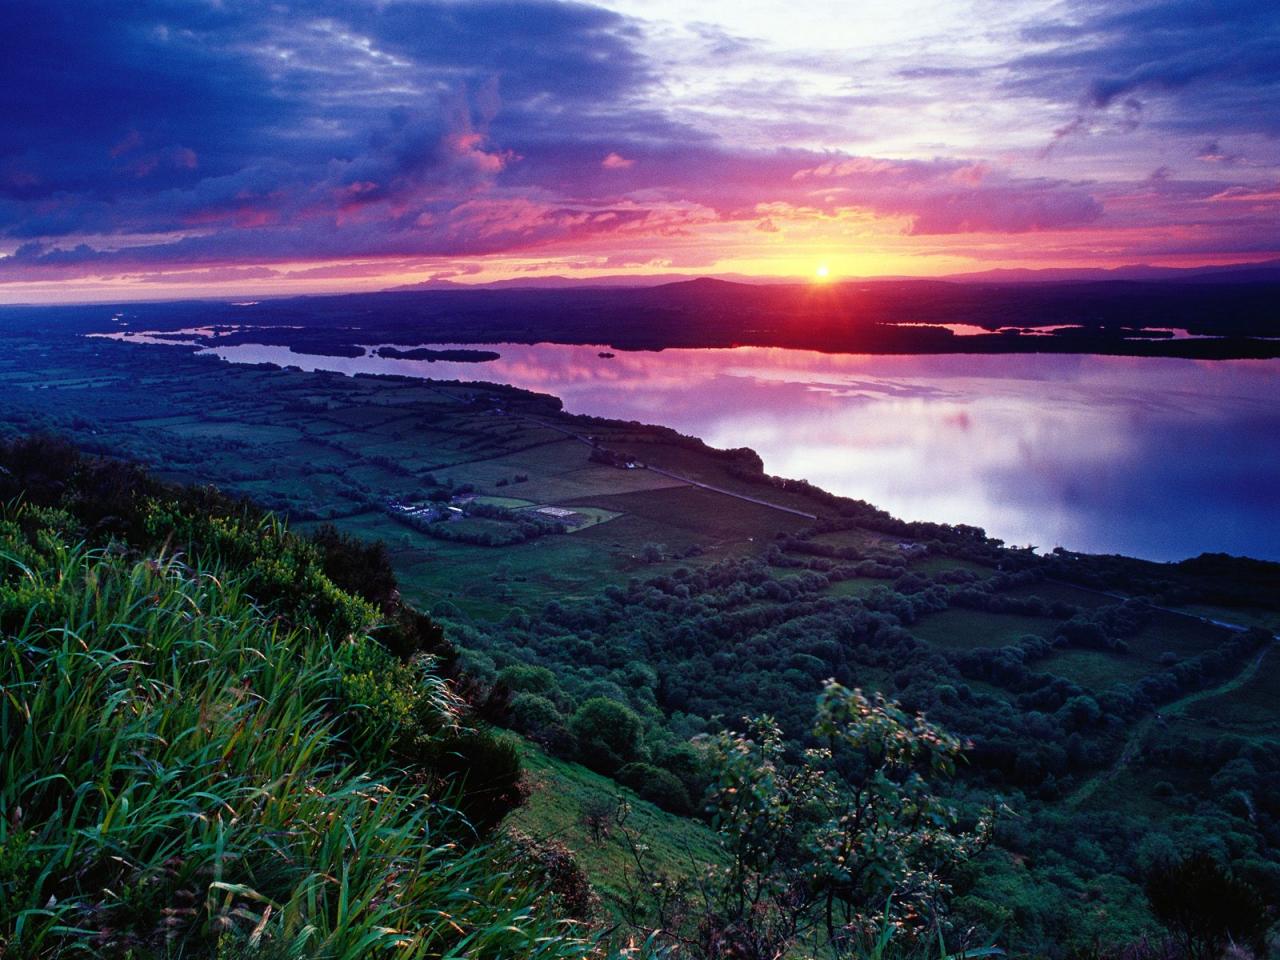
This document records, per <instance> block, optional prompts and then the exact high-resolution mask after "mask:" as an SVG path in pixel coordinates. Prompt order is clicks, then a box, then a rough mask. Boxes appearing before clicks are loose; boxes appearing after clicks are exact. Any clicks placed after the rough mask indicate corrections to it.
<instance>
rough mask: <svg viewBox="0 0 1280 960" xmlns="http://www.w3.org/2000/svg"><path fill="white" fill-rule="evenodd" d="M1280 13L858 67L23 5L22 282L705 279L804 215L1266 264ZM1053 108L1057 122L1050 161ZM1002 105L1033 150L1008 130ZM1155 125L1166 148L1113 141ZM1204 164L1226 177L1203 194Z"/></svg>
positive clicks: (2, 158)
mask: <svg viewBox="0 0 1280 960" xmlns="http://www.w3.org/2000/svg"><path fill="white" fill-rule="evenodd" d="M1014 7H1015V8H1017V5H1014ZM1273 8H1274V5H1273V4H1256V3H1248V4H1246V3H1244V2H1242V0H1224V2H1223V3H1220V4H1215V5H1214V6H1213V10H1214V11H1215V12H1214V15H1213V16H1210V15H1208V14H1206V13H1205V12H1204V10H1203V8H1202V5H1200V4H1198V3H1194V2H1192V0H1173V2H1166V3H1160V4H1156V3H1153V2H1150V0H1136V2H1135V0H1121V2H1118V3H1117V4H1113V5H1108V6H1105V7H1104V6H1100V5H1097V4H1092V3H1083V2H1081V3H1067V4H1065V5H1062V6H1059V7H1057V8H1055V9H1058V10H1060V11H1061V12H1062V13H1061V16H1060V17H1059V18H1058V19H1056V20H1051V21H1046V22H1041V23H1039V24H1038V25H1036V26H1026V25H1025V23H1024V22H1023V21H1025V19H1026V16H1025V15H1024V16H1023V17H1022V19H1021V20H1019V19H1018V18H1016V17H1012V16H1011V15H1010V14H1008V13H1004V12H1002V13H1001V16H1000V22H999V23H998V24H995V25H991V26H990V27H989V29H990V30H991V31H993V33H992V34H991V36H993V37H998V38H1000V39H1001V41H1002V42H1004V41H1006V40H1007V41H1009V42H1011V43H1012V44H1013V45H1014V46H1015V47H1016V49H1015V51H1014V53H1013V54H1012V55H1008V56H1003V57H999V58H998V59H992V57H993V56H995V55H994V54H992V53H991V52H990V51H991V50H992V49H999V47H998V45H993V44H992V43H991V42H990V41H989V40H988V39H986V36H985V34H983V33H982V31H979V30H977V28H975V31H976V32H975V33H974V35H973V36H972V37H967V38H966V37H963V36H962V37H957V38H956V39H955V43H956V47H957V50H959V49H960V48H961V47H965V49H966V50H967V51H968V52H965V53H963V54H962V53H960V52H956V53H954V54H951V53H946V52H945V51H944V53H943V55H937V54H936V53H935V51H934V49H933V48H932V47H930V46H929V44H928V43H926V42H924V41H922V40H919V39H915V40H912V41H911V42H904V44H903V45H902V46H900V47H897V48H893V49H888V50H880V49H874V50H872V49H868V48H861V49H859V50H857V51H853V52H850V53H849V54H848V55H847V56H845V55H842V54H841V53H840V52H839V51H834V50H822V51H811V50H802V49H801V50H788V49H781V48H779V47H778V46H777V45H776V44H772V43H770V42H768V41H765V40H761V39H755V38H751V37H744V36H739V35H738V34H737V32H734V31H730V30H728V29H727V28H726V27H725V26H723V25H719V24H704V23H689V24H683V25H680V26H675V27H673V26H671V25H669V24H668V25H665V26H663V25H658V24H654V23H650V22H646V21H642V20H638V19H635V18H630V17H627V16H623V15H621V14H619V13H617V12H614V11H612V10H607V9H604V8H602V7H599V6H595V5H592V4H589V3H577V2H558V0H474V2H467V3H457V2H454V0H308V2H304V0H277V2H275V3H273V4H271V5H263V4H250V3H241V2H232V0H226V2H213V0H207V2H206V0H135V2H131V3H129V4H115V5H109V4H100V3H97V2H91V0H67V2H65V3H56V4H50V3H46V2H43V0H9V3H8V4H7V6H6V13H7V14H8V16H7V17H6V30H7V33H6V41H7V42H6V47H7V55H6V57H4V58H0V117H3V118H4V123H3V124H0V251H8V253H9V255H8V256H4V255H3V253H0V280H5V281H14V280H32V279H38V278H41V277H48V278H55V279H56V278H72V277H76V276H94V277H97V276H126V275H127V276H131V277H135V278H136V277H143V276H145V277H147V278H148V281H149V282H159V281H158V280H153V278H155V277H158V276H159V274H161V273H166V274H169V275H174V274H185V275H186V276H188V277H189V278H190V282H203V281H208V282H217V279H216V278H217V277H222V278H224V279H226V280H228V281H234V280H236V279H244V280H250V279H255V278H256V279H261V280H270V279H271V276H269V275H267V274H263V273H256V274H251V273H250V272H248V271H251V270H258V271H262V270H268V271H269V270H273V269H276V270H280V271H282V272H283V273H284V274H286V275H300V274H299V270H298V269H296V265H297V264H299V263H303V264H309V265H310V267H311V268H312V269H315V270H318V271H322V272H321V273H317V274H314V277H316V278H324V277H330V278H333V279H340V278H341V277H343V276H348V277H362V276H366V275H367V273H366V272H367V271H370V270H373V269H374V268H375V267H374V266H371V265H376V264H377V263H378V262H385V263H386V264H387V268H388V269H389V270H390V269H396V270H406V271H409V270H413V269H417V268H416V267H415V266H414V265H415V264H421V263H423V262H426V261H427V260H430V259H431V258H468V257H471V258H474V257H485V256H491V255H499V254H515V253H519V254H521V255H523V256H526V257H528V256H531V255H534V254H537V255H540V256H541V255H545V256H548V257H557V258H561V259H565V258H571V257H586V258H590V257H592V256H595V257H597V258H599V259H601V261H602V262H603V261H604V260H607V259H610V258H620V260H626V262H632V263H652V262H655V261H656V259H662V258H667V259H672V260H673V262H681V263H694V262H698V263H706V262H713V261H715V260H716V259H717V258H719V257H721V256H722V253H723V251H725V250H728V249H731V248H732V245H733V243H735V242H738V243H746V241H744V240H743V239H742V238H744V237H745V238H749V240H750V242H753V243H755V244H757V245H761V246H758V247H757V248H756V249H766V248H768V249H780V248H781V247H780V245H778V244H777V243H776V241H777V239H778V238H777V236H775V234H782V233H785V234H786V235H787V237H788V240H791V239H792V238H794V237H795V230H796V227H797V225H798V224H801V222H802V221H804V223H807V224H808V226H809V227H811V228H812V229H811V230H810V233H809V234H808V236H809V237H810V238H813V237H817V236H818V235H819V233H820V231H823V230H825V231H827V233H826V234H823V235H822V236H823V237H825V240H824V242H827V243H830V244H831V245H833V246H838V245H839V244H841V243H845V242H851V243H862V244H864V245H865V244H866V243H868V242H869V241H868V240H867V239H866V232H867V230H869V229H870V227H868V224H869V223H870V222H872V221H883V223H878V225H877V227H876V229H877V230H878V231H879V232H880V233H881V234H887V233H892V234H893V235H894V236H896V237H902V236H907V237H916V238H927V237H937V238H943V237H949V236H956V235H963V234H991V233H1004V234H1017V235H1026V234H1030V233H1035V232H1041V233H1044V232H1054V231H1101V230H1112V231H1117V232H1118V233H1122V232H1123V231H1125V230H1130V229H1132V227H1133V225H1141V226H1143V227H1147V228H1152V229H1154V228H1157V227H1159V228H1167V227H1170V226H1179V225H1185V226H1186V227H1187V230H1188V236H1190V235H1191V234H1192V233H1194V234H1195V236H1194V237H1193V238H1192V239H1193V240H1194V242H1197V243H1204V244H1206V245H1211V243H1212V236H1213V231H1215V230H1216V231H1218V234H1217V235H1219V236H1220V237H1221V238H1222V242H1223V243H1224V245H1231V246H1239V245H1243V244H1246V243H1248V242H1250V236H1251V233H1252V235H1253V236H1254V238H1255V239H1256V236H1257V235H1259V233H1260V232H1261V231H1264V230H1265V229H1266V225H1265V224H1264V223H1263V221H1264V220H1265V219H1266V216H1267V215H1268V213H1267V211H1269V210H1271V208H1270V207H1269V206H1268V204H1269V200H1268V199H1267V198H1268V197H1270V193H1271V191H1272V190H1273V187H1272V183H1273V181H1274V172H1275V171H1274V170H1260V169H1258V167H1261V166H1265V165H1266V159H1265V158H1266V156H1267V151H1266V149H1265V148H1262V147H1259V145H1258V142H1257V138H1258V137H1259V136H1263V137H1265V136H1267V135H1272V136H1275V137H1280V120H1277V115H1278V114H1280V111H1276V109H1275V108H1274V103H1275V102H1280V87H1278V85H1280V79H1278V75H1280V66H1278V64H1280V57H1276V56H1274V54H1275V50H1276V37H1277V33H1278V31H1277V28H1276V19H1277V14H1276V11H1275V9H1273ZM1011 9H1012V8H1011ZM1017 9H1021V8H1017ZM1026 9H1027V11H1031V9H1032V8H1030V7H1028V8H1026ZM1010 24H1014V25H1015V26H1018V29H1019V30H1021V32H1020V33H1018V34H1014V33H1009V32H1008V31H1009V30H1011V29H1012V27H1011V26H1010ZM983 29H984V30H985V29H988V28H987V27H984V28H983ZM1000 31H1005V32H1003V33H1002V32H1000ZM966 44H968V46H967V47H966V46H965V45H966ZM984 56H985V57H987V59H986V60H984V59H983V57H984ZM697 58H701V60H700V61H698V62H695V60H697ZM761 64H767V65H768V66H769V70H768V71H765V73H767V74H768V76H764V77H763V78H762V71H761ZM686 68H688V71H686ZM695 68H696V69H695ZM686 72H687V75H686ZM998 84H1003V85H1002V86H998ZM691 91H692V92H691ZM1030 103H1035V104H1039V106H1038V107H1037V108H1035V109H1032V110H1028V107H1027V105H1028V104H1030ZM1023 112H1029V113H1030V114H1031V115H1033V116H1035V117H1037V118H1043V117H1050V116H1051V117H1054V118H1055V119H1054V120H1053V121H1052V122H1051V123H1046V124H1045V126H1044V128H1043V129H1044V134H1043V136H1044V137H1046V138H1050V139H1049V145H1048V146H1047V147H1044V148H1042V149H1039V150H1037V147H1038V146H1039V144H1038V143H1036V142H1034V141H1033V140H1031V139H1030V136H1029V134H1028V132H1027V131H1026V130H1024V129H1023V128H1024V127H1026V126H1028V122H1026V121H1024V120H1023V119H1022V113H1023ZM1002 116H1013V119H1011V120H1008V121H1005V122H1007V123H1009V124H1010V125H1012V126H1016V127H1017V129H1016V130H1015V131H1014V133H1013V134H1010V133H1008V131H1007V130H1004V131H1002V130H1001V129H1000V128H999V126H998V125H996V126H993V127H992V128H991V129H992V130H994V131H995V134H992V136H991V137H990V138H987V137H986V133H987V128H986V127H983V126H982V124H987V123H992V124H995V123H996V120H995V119H993V118H998V117H1002ZM939 117H945V118H946V123H948V124H951V123H953V122H954V118H956V117H961V118H963V117H972V118H975V119H974V120H973V121H972V122H973V123H974V124H975V126H974V128H973V130H971V131H968V132H967V133H966V137H964V138H961V142H960V143H959V145H955V144H950V143H949V142H948V141H947V139H946V136H945V134H946V133H947V132H949V131H952V130H954V129H956V128H955V127H952V126H943V127H941V128H939V129H940V130H942V133H940V134H939V136H938V142H937V143H929V144H927V148H926V147H920V146H919V145H918V144H917V145H916V148H915V149H911V148H910V147H909V146H908V147H903V148H901V149H899V148H897V147H883V148H882V149H878V150H870V149H862V148H861V147H857V148H855V147H854V146H852V144H857V143H861V142H862V138H864V137H866V136H869V135H870V134H869V133H868V132H867V131H869V130H871V129H872V128H883V129H892V128H894V127H895V126H896V127H897V128H900V129H908V128H909V129H911V130H915V129H916V128H917V125H918V127H919V129H920V130H931V129H932V128H931V127H929V124H930V122H933V121H936V120H937V118H939ZM855 119H856V122H854V120H855ZM1002 132H1003V133H1005V134H1006V135H1007V136H1008V142H1007V143H1006V142H1005V141H1002V140H1000V137H999V136H998V134H1000V133H1002ZM1148 133H1150V135H1151V136H1152V137H1158V138H1159V140H1160V149H1158V150H1146V151H1144V150H1142V149H1139V148H1138V147H1129V146H1124V147H1117V146H1116V145H1115V144H1116V142H1117V141H1118V140H1126V141H1127V142H1133V143H1137V142H1138V141H1139V140H1140V139H1141V138H1142V137H1143V136H1146V135H1148ZM921 136H923V134H921ZM1177 137H1183V138H1185V139H1183V140H1176V138H1177ZM1246 137H1250V138H1253V139H1245V138H1246ZM988 139H990V140H991V142H990V143H987V140H988ZM1170 140H1176V147H1173V148H1169V149H1168V150H1166V149H1165V143H1166V141H1170ZM1028 142H1029V143H1030V145H1029V146H1028V145H1026V144H1027V143H1028ZM1223 143H1229V144H1230V148H1231V149H1227V148H1225V147H1223V146H1221V144H1223ZM1236 151H1238V152H1236ZM1244 151H1248V154H1249V157H1250V158H1251V159H1250V160H1248V161H1246V160H1245V159H1244ZM1178 158H1181V159H1182V160H1183V161H1184V162H1185V163H1186V164H1188V165H1193V166H1194V168H1195V169H1197V170H1198V171H1200V172H1201V173H1204V172H1205V171H1206V170H1208V169H1212V171H1213V173H1214V176H1213V177H1212V178H1211V179H1207V180H1203V181H1201V180H1190V179H1186V178H1182V177H1180V174H1181V173H1185V171H1180V169H1179V167H1178V162H1177V160H1178ZM1091 164H1092V165H1091ZM1159 164H1167V165H1168V166H1169V167H1170V168H1171V169H1170V171H1169V173H1168V175H1167V177H1166V179H1165V180H1164V181H1163V182H1161V183H1158V184H1157V183H1151V182H1147V180H1146V174H1147V172H1148V171H1150V170H1151V169H1153V168H1154V167H1156V166H1157V165H1159ZM1255 164H1256V165H1257V166H1255ZM1208 165H1212V167H1211V168H1210V167H1209V166H1208ZM1064 168H1068V169H1067V172H1064ZM1250 172H1251V173H1252V174H1255V176H1249V177H1246V176H1245V175H1244V174H1245V173H1250ZM1048 174H1054V175H1048ZM1215 196H1216V197H1220V198H1221V199H1220V200H1219V201H1215V202H1210V199H1209V198H1211V197H1215ZM1241 197H1245V198H1253V199H1251V200H1250V201H1249V202H1231V203H1227V202H1224V201H1226V200H1233V201H1234V200H1235V199H1236V198H1241ZM1263 208H1266V209H1265V210H1264V209H1263ZM1271 212H1273V211H1271ZM1272 226H1273V225H1272ZM1192 228H1194V229H1192ZM735 231H736V232H735ZM1120 242H1123V243H1133V240H1132V239H1131V238H1130V239H1128V240H1125V241H1117V243H1120ZM1188 242H1192V241H1190V240H1189V241H1188ZM1259 242H1260V241H1259ZM699 244H702V246H701V247H700V248H698V249H695V248H697V247H698V245H699ZM919 247H920V249H925V245H924V244H920V245H919ZM1099 247H1100V248H1101V245H1099ZM931 249H936V250H942V249H943V245H942V244H941V241H939V246H937V247H934V248H931ZM1112 249H1115V248H1114V247H1113V248H1112ZM433 262H434V261H433ZM304 269H305V268H304ZM214 271H222V272H221V273H216V275H215V273H214ZM237 271H239V272H237Z"/></svg>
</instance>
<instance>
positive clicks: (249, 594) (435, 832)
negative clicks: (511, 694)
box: [0, 448, 593, 960]
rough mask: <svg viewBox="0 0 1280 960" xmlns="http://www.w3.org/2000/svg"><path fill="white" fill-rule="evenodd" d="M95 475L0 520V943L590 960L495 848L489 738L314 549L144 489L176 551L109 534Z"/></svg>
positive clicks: (274, 529) (131, 952)
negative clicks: (400, 655) (398, 650)
mask: <svg viewBox="0 0 1280 960" xmlns="http://www.w3.org/2000/svg"><path fill="white" fill-rule="evenodd" d="M46 452H50V451H49V450H48V448H46ZM52 452H56V451H52ZM10 453H12V451H10ZM4 459H5V460H6V462H7V463H8V464H9V466H8V467H6V468H5V470H4V472H3V474H0V479H2V480H4V481H6V482H10V483H12V482H16V481H15V478H14V470H13V468H14V467H16V466H17V465H18V464H20V463H21V462H22V458H21V457H20V456H19V457H15V456H12V455H10V456H7V457H5V458H4ZM92 472H93V471H92V468H91V467H90V466H89V465H78V466H76V468H75V469H74V470H73V471H72V472H71V473H70V474H67V475H64V477H63V483H62V484H61V485H60V486H61V489H59V490H57V491H56V493H53V494H52V496H42V494H48V493H49V492H50V491H49V489H48V488H43V489H42V488H31V487H29V488H28V494H29V495H30V500H40V499H57V500H59V501H61V502H62V506H60V507H54V506H41V505H39V504H37V503H34V502H30V500H29V501H28V502H21V501H18V500H10V501H9V503H8V505H7V506H4V507H3V508H0V634H2V636H3V643H2V644H0V690H2V691H3V696H0V744H2V746H0V955H3V956H5V957H15V958H18V957H21V958H24V960H40V958H53V957H61V956H66V955H72V954H74V955H88V956H103V957H130V958H136V960H144V958H160V957H177V956H181V957H192V958H195V957H211V958H212V957H216V958H219V960H231V958H236V960H240V958H249V957H254V958H283V957H327V958H335V960H337V958H352V960H356V958H363V957H368V956H371V955H377V956H387V957H395V958H406V960H407V958H425V957H443V956H467V957H481V956H483V957H511V956H530V957H534V956H536V957H578V956H585V955H587V954H588V953H591V952H592V951H593V948H592V945H591V943H590V942H589V941H588V940H584V939H582V937H581V936H579V935H577V934H576V933H575V931H576V930H578V929H579V928H577V927H575V926H573V925H569V924H566V923H565V922H563V921H562V920H561V919H560V913H559V908H558V906H557V902H558V901H557V900H556V898H555V897H554V896H551V895H548V894H547V893H546V892H545V878H544V877H543V876H542V875H541V874H540V873H539V871H538V870H537V868H536V865H535V864H534V862H533V861H531V860H529V859H528V858H526V857H523V856H521V855H520V854H519V853H518V851H516V850H515V849H514V848H512V847H510V846H508V845H507V844H506V843H505V842H504V841H501V840H494V839H491V838H486V837H485V836H484V834H483V831H484V830H485V822H484V819H483V817H481V816H476V814H483V813H485V812H487V811H498V810H501V811H504V812H505V809H506V808H507V807H509V805H510V804H509V803H504V802H501V796H500V794H501V792H502V791H501V784H500V783H499V782H498V781H497V780H496V779H495V776H494V763H495V761H497V760H500V758H502V757H503V756H504V754H503V749H504V748H503V747H502V745H501V743H500V742H499V741H497V740H494V739H493V738H492V737H489V736H488V735H486V734H483V733H482V732H481V731H478V730H472V729H469V727H470V726H471V725H472V724H473V723H474V720H473V719H471V718H469V716H468V711H467V709H466V707H465V704H464V703H463V702H462V701H461V699H460V698H459V697H458V695H457V694H456V693H455V692H454V691H453V689H452V688H451V685H450V684H449V683H448V682H447V681H446V680H445V679H444V678H442V677H440V676H439V675H438V674H437V673H435V671H434V668H433V666H432V661H431V660H430V659H429V658H428V659H419V660H415V661H410V662H404V661H401V660H398V659H396V658H395V657H394V656H392V654H391V653H390V652H388V650H387V649H386V648H385V647H384V646H382V645H381V644H380V643H378V642H377V641H375V640H372V639H370V638H369V636H368V634H369V632H370V631H371V630H375V629H376V628H377V627H378V621H379V614H378V612H377V610H376V609H375V608H374V607H373V606H372V605H371V604H369V603H368V602H366V601H364V600H362V599H361V598H359V597H357V596H353V595H351V594H348V593H346V592H345V591H343V590H341V589H340V588H338V587H337V586H336V585H335V584H334V583H333V581H332V580H330V579H329V578H328V577H327V576H326V575H325V574H324V573H323V572H322V571H321V570H319V569H317V567H316V565H315V564H314V563H313V562H312V561H315V560H317V559H318V556H319V554H318V551H316V550H315V549H314V548H313V547H311V546H310V545H309V544H307V543H305V542H303V541H300V540H298V539H297V538H294V537H293V536H292V535H290V534H288V533H287V532H286V531H285V530H284V529H283V528H281V527H279V526H277V525H275V524H273V523H271V522H270V521H267V520H261V521H258V522H257V523H256V524H255V523H252V522H251V521H250V520H249V519H248V518H247V517H242V518H235V517H229V516H218V515H217V514H210V513H206V512H200V513H193V512H190V510H189V509H188V508H189V506H190V505H189V504H184V503H183V502H182V501H181V500H165V499H157V498H150V497H147V498H143V500H142V502H141V503H139V504H138V512H139V514H141V515H144V516H143V518H142V519H143V525H144V526H147V525H148V524H151V523H161V524H162V526H157V527H155V528H154V533H155V535H156V536H157V537H163V538H164V539H168V540H170V541H171V542H172V543H173V545H174V547H173V548H171V549H169V550H160V549H157V548H156V547H154V546H153V545H152V544H150V543H147V542H145V541H146V538H136V539H135V540H133V541H129V540H125V539H122V538H121V537H120V536H119V535H111V536H107V537H102V536H101V535H100V534H99V531H98V530H96V529H95V527H98V526H101V523H102V521H103V520H107V521H108V525H111V526H117V527H128V526H129V525H130V520H131V519H132V518H130V517H127V516H122V515H113V516H112V517H110V518H100V520H99V522H98V524H96V525H91V524H88V523H87V520H88V519H89V517H90V516H91V515H93V514H94V513H95V512H98V511H97V510H95V509H94V508H95V507H100V506H101V505H102V502H103V501H102V500H101V499H99V500H96V501H95V500H93V499H90V498H88V497H87V492H88V491H89V489H90V485H89V483H88V482H87V481H88V478H86V476H85V474H86V473H92ZM98 479H99V480H101V479H102V478H101V477H98ZM117 492H119V491H117ZM135 492H138V493H142V492H143V491H142V490H136V491H135ZM86 538H87V539H88V540H89V541H90V542H100V543H101V545H100V546H87V545H86ZM179 542H181V544H182V546H183V547H184V548H185V549H182V550H180V551H179V550H177V549H176V546H177V544H178V543H179ZM250 544H251V545H252V546H249V545H250ZM246 551H248V556H245V555H244V554H245V552H246ZM273 584H276V585H283V586H285V587H287V588H288V589H287V590H285V591H283V592H281V591H276V593H277V595H276V596H275V597H274V598H273V599H271V600H267V599H266V598H267V597H268V595H270V594H271V593H272V592H273V591H272V589H271V587H272V585H273ZM506 755H508V756H509V755H510V751H509V749H507V754H506ZM459 811H463V812H470V813H471V814H472V816H471V817H470V820H468V818H467V817H464V815H463V812H459Z"/></svg>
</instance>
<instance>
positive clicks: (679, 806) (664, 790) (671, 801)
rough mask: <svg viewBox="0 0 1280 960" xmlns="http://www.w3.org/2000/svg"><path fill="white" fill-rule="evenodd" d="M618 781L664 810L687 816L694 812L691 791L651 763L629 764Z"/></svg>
mask: <svg viewBox="0 0 1280 960" xmlns="http://www.w3.org/2000/svg"><path fill="white" fill-rule="evenodd" d="M617 780H618V782H619V783H621V784H623V785H624V786H628V787H630V788H631V789H632V790H634V791H635V792H636V793H638V794H639V795H640V796H641V797H642V798H643V799H645V800H648V801H649V802H650V803H652V804H654V805H655V806H658V807H661V808H662V809H663V810H667V811H670V812H671V813H677V814H680V815H681V816H687V815H688V814H689V813H691V812H693V804H692V803H691V802H690V801H689V791H688V790H686V789H685V787H684V784H683V783H681V782H680V779H679V778H678V777H677V776H675V774H673V773H670V772H669V771H667V770H663V769H662V768H661V767H655V766H653V764H649V763H628V764H627V765H626V766H624V767H623V768H622V769H621V770H619V771H618V774H617Z"/></svg>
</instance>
